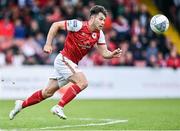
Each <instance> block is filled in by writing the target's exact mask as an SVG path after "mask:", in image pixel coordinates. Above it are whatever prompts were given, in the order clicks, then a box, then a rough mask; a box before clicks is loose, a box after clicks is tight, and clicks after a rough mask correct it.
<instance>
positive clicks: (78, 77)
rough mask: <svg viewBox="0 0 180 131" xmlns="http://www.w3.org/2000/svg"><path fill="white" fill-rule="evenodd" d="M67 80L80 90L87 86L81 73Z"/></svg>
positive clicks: (85, 79)
mask: <svg viewBox="0 0 180 131" xmlns="http://www.w3.org/2000/svg"><path fill="white" fill-rule="evenodd" d="M68 80H69V81H70V82H72V83H75V84H77V85H78V86H79V87H80V88H81V89H84V88H86V87H87V86H88V81H87V78H86V76H85V75H84V73H83V72H77V73H74V74H73V75H71V76H70V77H69V78H68Z"/></svg>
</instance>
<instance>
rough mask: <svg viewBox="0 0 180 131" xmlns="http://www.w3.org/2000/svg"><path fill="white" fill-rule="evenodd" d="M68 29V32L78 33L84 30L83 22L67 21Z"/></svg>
mask: <svg viewBox="0 0 180 131" xmlns="http://www.w3.org/2000/svg"><path fill="white" fill-rule="evenodd" d="M66 28H67V30H68V31H73V32H77V31H79V30H80V29H81V28H82V21H79V20H76V19H73V20H67V21H66Z"/></svg>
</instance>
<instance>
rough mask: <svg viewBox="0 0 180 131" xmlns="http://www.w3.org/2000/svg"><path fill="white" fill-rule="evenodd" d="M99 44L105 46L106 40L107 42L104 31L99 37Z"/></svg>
mask: <svg viewBox="0 0 180 131" xmlns="http://www.w3.org/2000/svg"><path fill="white" fill-rule="evenodd" d="M98 43H99V44H105V43H106V40H105V36H104V33H103V31H102V30H100V36H99V40H98Z"/></svg>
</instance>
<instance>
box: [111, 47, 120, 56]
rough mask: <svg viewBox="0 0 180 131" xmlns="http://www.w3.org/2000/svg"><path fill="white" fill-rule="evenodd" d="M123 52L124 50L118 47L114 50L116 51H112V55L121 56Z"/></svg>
mask: <svg viewBox="0 0 180 131" xmlns="http://www.w3.org/2000/svg"><path fill="white" fill-rule="evenodd" d="M121 54H122V50H121V49H120V48H117V49H116V50H114V51H113V52H112V57H113V58H116V57H120V56H121Z"/></svg>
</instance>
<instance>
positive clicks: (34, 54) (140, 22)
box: [0, 0, 180, 69]
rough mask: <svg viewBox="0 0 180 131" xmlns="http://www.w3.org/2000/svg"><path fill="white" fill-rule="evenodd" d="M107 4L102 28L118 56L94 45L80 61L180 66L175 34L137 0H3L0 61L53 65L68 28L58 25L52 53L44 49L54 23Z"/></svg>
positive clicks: (0, 1) (0, 4) (85, 15)
mask: <svg viewBox="0 0 180 131" xmlns="http://www.w3.org/2000/svg"><path fill="white" fill-rule="evenodd" d="M101 3H103V5H104V6H105V7H106V8H107V10H108V17H107V18H106V24H105V27H104V33H105V36H106V42H107V45H108V48H109V49H110V50H114V49H115V48H117V47H120V48H121V49H122V50H123V55H122V57H120V58H113V59H111V60H105V59H103V58H102V56H101V55H100V54H99V53H98V52H97V51H96V50H94V49H93V50H92V51H91V52H90V53H89V54H88V55H87V56H86V57H85V58H84V59H83V60H82V61H81V62H80V65H82V66H94V65H96V66H102V65H108V66H139V67H145V66H148V67H172V68H175V69H176V68H178V67H180V58H179V56H178V54H177V49H176V47H175V46H174V45H173V44H172V42H171V39H169V38H168V37H166V36H164V35H157V34H155V33H153V32H152V31H151V29H150V27H149V21H150V18H151V16H150V14H149V12H148V11H147V5H145V4H141V3H139V1H138V0H106V1H101V0H99V1H98V0H97V1H92V0H0V66H4V65H15V66H20V65H37V64H40V65H47V64H49V65H52V64H53V61H54V58H55V57H56V55H57V54H58V53H59V51H60V50H62V49H63V44H64V41H65V37H66V34H67V32H65V31H63V30H60V31H59V33H58V34H57V35H56V37H55V38H54V41H53V53H52V54H51V55H47V54H45V53H43V50H42V49H43V46H44V44H45V41H46V36H47V33H48V30H49V28H50V26H51V24H52V23H53V22H56V21H61V20H66V19H79V20H87V19H88V16H89V9H90V8H91V7H92V6H94V5H95V4H101Z"/></svg>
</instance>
